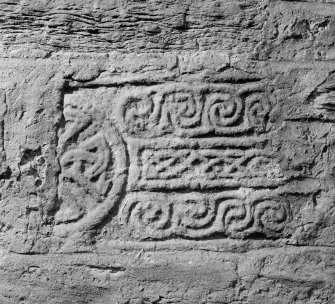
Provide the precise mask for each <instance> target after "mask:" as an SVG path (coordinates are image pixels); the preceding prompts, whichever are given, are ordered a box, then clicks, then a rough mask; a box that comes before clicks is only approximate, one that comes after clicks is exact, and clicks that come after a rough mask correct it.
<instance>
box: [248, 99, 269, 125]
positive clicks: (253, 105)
mask: <svg viewBox="0 0 335 304" xmlns="http://www.w3.org/2000/svg"><path fill="white" fill-rule="evenodd" d="M246 105H247V116H248V119H249V123H250V125H251V126H252V127H253V128H256V129H260V130H262V129H264V128H265V126H266V118H267V115H268V114H269V112H270V103H269V101H268V99H267V98H266V96H265V95H264V94H253V95H251V96H250V97H248V98H247V99H246Z"/></svg>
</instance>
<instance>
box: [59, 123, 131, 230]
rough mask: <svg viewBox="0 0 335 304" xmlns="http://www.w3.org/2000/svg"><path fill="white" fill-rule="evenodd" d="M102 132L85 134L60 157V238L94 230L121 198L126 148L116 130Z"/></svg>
mask: <svg viewBox="0 0 335 304" xmlns="http://www.w3.org/2000/svg"><path fill="white" fill-rule="evenodd" d="M102 129H103V131H98V132H94V133H93V135H85V132H82V134H81V135H82V136H79V138H80V139H78V140H77V143H76V144H75V145H69V148H67V149H66V151H65V152H64V153H63V154H62V155H61V156H60V159H59V162H60V166H61V174H60V176H59V188H58V198H59V201H60V208H59V210H58V211H57V213H56V214H55V224H56V225H55V227H54V232H55V234H56V235H57V236H60V237H66V236H68V235H69V234H73V233H76V232H85V231H89V230H93V229H95V228H96V227H97V226H99V225H100V224H101V223H102V222H103V221H104V219H105V218H106V217H108V216H109V215H110V213H111V211H112V209H113V208H114V206H116V205H117V204H118V202H119V200H120V198H121V195H122V191H123V187H124V185H125V183H126V177H127V165H126V152H125V145H124V143H123V141H122V139H121V137H120V135H119V133H118V131H117V130H116V128H114V127H113V126H111V125H110V126H108V127H107V128H102ZM88 131H90V130H89V128H88V130H86V133H90V132H88Z"/></svg>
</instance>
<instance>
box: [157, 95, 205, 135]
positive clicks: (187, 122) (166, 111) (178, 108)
mask: <svg viewBox="0 0 335 304" xmlns="http://www.w3.org/2000/svg"><path fill="white" fill-rule="evenodd" d="M162 112H163V113H162V120H163V121H164V120H167V117H166V116H168V115H170V118H171V123H172V125H173V126H174V127H181V128H190V127H195V126H197V125H199V124H200V120H201V114H202V103H201V101H200V98H199V96H196V95H195V93H193V92H180V93H173V94H168V95H166V96H165V104H164V107H163V111H162Z"/></svg>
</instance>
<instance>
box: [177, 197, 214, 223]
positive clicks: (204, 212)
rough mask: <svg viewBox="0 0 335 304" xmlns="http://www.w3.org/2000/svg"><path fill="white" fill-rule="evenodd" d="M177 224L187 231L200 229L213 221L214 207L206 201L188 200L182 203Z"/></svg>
mask: <svg viewBox="0 0 335 304" xmlns="http://www.w3.org/2000/svg"><path fill="white" fill-rule="evenodd" d="M180 207H182V210H181V211H180V212H179V220H178V222H179V224H180V226H182V227H185V228H189V229H200V228H202V227H204V226H206V225H208V224H209V223H211V221H213V220H214V219H215V205H214V203H213V202H209V201H207V200H200V201H197V200H190V201H186V202H185V203H183V204H182V205H181V206H180Z"/></svg>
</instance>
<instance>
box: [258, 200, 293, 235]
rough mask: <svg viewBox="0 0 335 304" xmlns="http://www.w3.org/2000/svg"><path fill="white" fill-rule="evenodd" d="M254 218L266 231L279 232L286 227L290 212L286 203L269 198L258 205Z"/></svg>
mask: <svg viewBox="0 0 335 304" xmlns="http://www.w3.org/2000/svg"><path fill="white" fill-rule="evenodd" d="M254 218H255V223H256V225H257V226H258V227H259V228H260V229H261V230H264V232H279V231H281V230H283V229H284V228H285V225H286V224H287V222H288V220H289V218H290V212H289V208H288V206H287V205H286V204H284V203H278V202H275V201H268V200H267V201H263V202H261V203H259V204H257V205H256V208H255V213H254Z"/></svg>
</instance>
